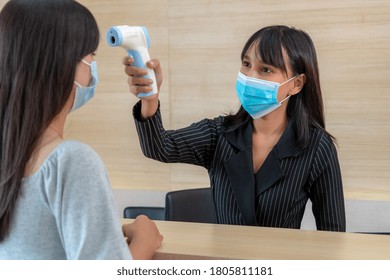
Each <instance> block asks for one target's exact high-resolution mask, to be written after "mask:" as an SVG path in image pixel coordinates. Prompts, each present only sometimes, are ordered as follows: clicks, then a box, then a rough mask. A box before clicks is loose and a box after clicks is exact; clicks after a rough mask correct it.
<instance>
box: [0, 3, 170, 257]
mask: <svg viewBox="0 0 390 280" xmlns="http://www.w3.org/2000/svg"><path fill="white" fill-rule="evenodd" d="M0 42H1V44H0V126H1V136H0V137H1V138H0V139H1V144H0V166H1V167H0V259H131V258H137V259H148V258H151V257H152V256H153V253H154V252H155V250H156V249H157V248H158V247H159V246H160V244H161V242H162V236H161V235H160V233H159V231H158V229H157V228H156V225H155V224H154V223H153V222H152V221H150V220H149V219H147V218H146V217H145V216H141V217H139V218H137V219H136V220H135V222H134V223H133V224H129V225H125V226H124V227H123V232H122V230H121V225H120V221H119V217H118V212H117V209H116V208H115V203H114V200H113V196H112V193H111V187H110V183H109V180H108V177H107V174H106V171H105V168H104V165H103V163H102V161H101V159H100V158H99V156H98V155H97V154H96V152H95V151H93V150H92V149H91V148H90V147H89V146H87V145H85V144H82V143H80V142H77V141H64V140H63V130H64V123H65V120H66V118H67V115H68V114H69V113H70V112H71V111H74V110H76V109H77V108H79V107H80V106H82V105H84V104H85V103H87V101H88V100H89V99H90V98H92V97H93V95H94V91H95V87H96V84H97V82H98V76H97V66H96V62H95V60H94V55H95V51H96V49H97V47H98V43H99V30H98V26H97V23H96V21H95V19H94V17H93V15H92V14H91V13H90V12H89V11H88V10H87V9H86V8H85V7H84V6H82V5H80V4H79V3H77V2H76V1H72V0H57V1H52V0H34V1H27V0H11V1H9V2H8V3H7V4H6V5H5V6H4V8H3V9H2V11H1V13H0ZM123 235H125V237H127V239H128V242H127V243H128V244H126V241H125V238H124V236H123Z"/></svg>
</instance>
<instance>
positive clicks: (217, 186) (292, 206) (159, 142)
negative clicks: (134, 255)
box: [133, 103, 345, 231]
mask: <svg viewBox="0 0 390 280" xmlns="http://www.w3.org/2000/svg"><path fill="white" fill-rule="evenodd" d="M133 115H134V119H135V123H136V128H137V132H138V135H139V139H140V144H141V149H142V151H143V153H144V155H145V156H147V157H149V158H152V159H155V160H158V161H161V162H170V163H173V162H181V163H189V164H194V165H199V166H203V167H205V168H206V169H207V170H208V173H209V177H210V183H211V189H212V193H213V198H214V202H215V207H216V212H217V218H218V222H219V223H223V224H236V225H258V226H266V227H283V228H300V226H301V221H302V217H303V214H304V210H305V205H306V203H307V201H308V199H310V200H311V201H312V205H313V206H312V209H313V214H314V217H315V220H316V225H317V229H318V230H330V231H345V209H344V196H343V189H342V180H341V173H340V167H339V162H338V158H337V152H336V149H335V146H334V144H333V142H332V140H331V139H330V138H329V137H328V136H327V135H326V134H325V133H323V132H322V131H321V130H319V129H316V128H314V127H313V128H312V129H311V137H310V144H309V146H308V148H306V149H305V150H301V149H299V147H298V145H297V142H296V138H295V136H294V131H293V129H292V125H291V124H289V125H288V126H287V128H286V130H285V132H284V133H283V135H282V137H281V138H280V140H279V142H278V143H277V144H276V146H275V147H274V148H273V150H272V151H271V152H270V154H269V155H268V157H267V158H266V160H265V162H264V163H263V165H262V166H261V168H260V170H259V171H258V172H257V173H256V174H254V172H253V161H252V122H251V121H250V119H249V120H248V121H247V122H245V123H242V124H240V125H236V126H234V127H229V128H226V127H224V125H223V117H218V118H215V119H204V120H201V121H199V122H197V123H194V124H192V125H190V126H188V127H186V128H182V129H178V130H165V129H164V128H163V125H162V121H161V115H160V110H158V111H157V113H156V115H155V116H154V117H152V118H150V119H148V120H147V121H144V122H143V121H140V119H139V116H140V103H137V104H136V105H135V106H134V110H133Z"/></svg>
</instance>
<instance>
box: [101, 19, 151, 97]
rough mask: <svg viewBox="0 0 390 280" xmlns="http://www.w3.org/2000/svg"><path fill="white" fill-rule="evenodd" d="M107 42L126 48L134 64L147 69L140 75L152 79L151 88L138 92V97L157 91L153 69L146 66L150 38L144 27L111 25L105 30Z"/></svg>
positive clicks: (148, 58) (112, 45)
mask: <svg viewBox="0 0 390 280" xmlns="http://www.w3.org/2000/svg"><path fill="white" fill-rule="evenodd" d="M107 43H108V45H109V46H111V47H118V46H120V47H123V48H124V49H126V50H127V52H128V54H129V56H132V57H133V58H134V63H133V65H134V66H136V67H140V68H146V69H147V70H148V74H147V75H145V76H142V77H143V78H149V79H152V80H153V84H152V89H153V90H152V91H151V92H141V93H139V94H138V97H140V98H141V97H146V96H150V95H153V94H155V93H157V81H156V75H155V73H154V70H153V69H150V68H147V67H146V62H148V61H149V60H150V56H149V52H148V49H149V47H150V39H149V33H148V30H147V29H146V27H143V26H128V25H120V26H112V27H111V28H110V29H109V30H108V31H107Z"/></svg>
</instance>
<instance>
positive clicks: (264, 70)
mask: <svg viewBox="0 0 390 280" xmlns="http://www.w3.org/2000/svg"><path fill="white" fill-rule="evenodd" d="M261 72H264V73H271V69H270V68H268V67H262V68H261Z"/></svg>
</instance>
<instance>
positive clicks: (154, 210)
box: [123, 206, 165, 220]
mask: <svg viewBox="0 0 390 280" xmlns="http://www.w3.org/2000/svg"><path fill="white" fill-rule="evenodd" d="M138 215H145V216H147V217H148V218H149V219H151V220H165V208H164V207H143V206H128V207H126V208H125V209H124V210H123V218H125V219H135V218H137V216H138Z"/></svg>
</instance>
